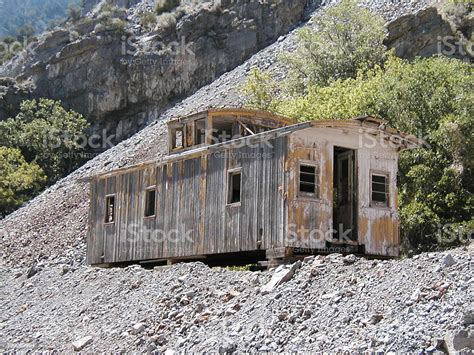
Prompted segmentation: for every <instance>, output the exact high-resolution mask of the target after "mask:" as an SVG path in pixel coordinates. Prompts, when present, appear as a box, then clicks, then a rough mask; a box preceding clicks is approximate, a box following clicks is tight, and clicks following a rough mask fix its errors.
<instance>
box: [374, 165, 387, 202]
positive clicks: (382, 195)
mask: <svg viewBox="0 0 474 355" xmlns="http://www.w3.org/2000/svg"><path fill="white" fill-rule="evenodd" d="M388 184H389V179H388V174H375V173H373V174H372V177H371V205H372V206H376V207H388V206H389V185H388Z"/></svg>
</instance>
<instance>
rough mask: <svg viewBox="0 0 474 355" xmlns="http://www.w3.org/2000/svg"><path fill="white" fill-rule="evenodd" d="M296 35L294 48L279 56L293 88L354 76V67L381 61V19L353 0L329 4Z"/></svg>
mask: <svg viewBox="0 0 474 355" xmlns="http://www.w3.org/2000/svg"><path fill="white" fill-rule="evenodd" d="M297 36H298V42H297V43H298V44H297V48H296V50H295V51H294V52H292V53H287V54H283V55H282V56H281V60H282V61H283V62H284V63H286V64H287V65H288V68H289V74H290V80H289V81H288V84H290V88H292V89H293V90H295V91H296V92H302V91H304V90H305V89H306V88H307V87H308V85H326V84H328V83H329V82H330V81H331V80H333V79H334V78H335V79H345V78H349V77H354V76H355V75H356V74H357V72H358V70H361V69H363V70H366V69H369V68H372V67H373V66H374V65H376V64H381V63H383V61H384V57H385V50H386V48H385V46H384V45H383V40H384V38H385V29H384V20H383V19H382V18H381V17H380V16H377V15H375V14H374V13H372V12H370V11H369V10H367V9H364V8H362V7H359V6H358V5H357V3H356V2H355V1H353V0H343V1H342V2H341V4H339V5H337V6H333V7H330V8H329V9H328V10H327V11H326V12H325V13H324V14H323V15H322V16H320V17H318V18H316V19H315V23H314V26H312V28H303V29H301V30H300V31H299V32H298V34H297Z"/></svg>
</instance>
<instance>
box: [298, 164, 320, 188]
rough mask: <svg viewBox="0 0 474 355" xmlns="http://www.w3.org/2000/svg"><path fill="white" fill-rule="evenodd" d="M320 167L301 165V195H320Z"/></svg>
mask: <svg viewBox="0 0 474 355" xmlns="http://www.w3.org/2000/svg"><path fill="white" fill-rule="evenodd" d="M318 181H319V166H318V165H316V164H300V170H299V192H300V194H301V195H313V196H317V195H318Z"/></svg>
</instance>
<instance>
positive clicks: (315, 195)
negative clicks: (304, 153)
mask: <svg viewBox="0 0 474 355" xmlns="http://www.w3.org/2000/svg"><path fill="white" fill-rule="evenodd" d="M301 166H309V167H313V168H314V171H315V173H314V177H315V179H314V187H315V191H314V192H308V191H301ZM297 169H298V170H297V177H296V191H297V194H296V195H297V197H298V198H306V199H311V200H319V199H320V193H321V164H320V163H319V162H318V161H315V160H300V161H298V167H297Z"/></svg>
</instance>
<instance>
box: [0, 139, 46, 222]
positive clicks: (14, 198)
mask: <svg viewBox="0 0 474 355" xmlns="http://www.w3.org/2000/svg"><path fill="white" fill-rule="evenodd" d="M45 180H46V176H45V175H44V173H43V170H42V169H41V168H40V167H39V165H38V164H36V162H31V163H28V162H26V160H25V158H24V157H23V155H22V154H21V152H20V150H18V149H15V148H7V147H3V146H0V215H2V216H6V215H7V214H8V213H10V212H12V211H14V210H15V209H16V208H18V207H19V206H21V205H22V204H23V203H24V202H26V201H28V200H29V199H30V198H31V197H32V196H34V195H35V194H37V193H38V192H39V191H40V189H41V188H42V186H43V184H44V182H45Z"/></svg>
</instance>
